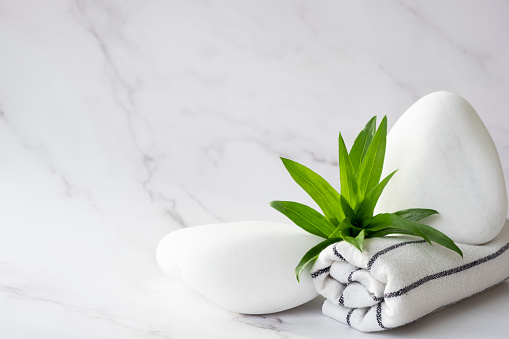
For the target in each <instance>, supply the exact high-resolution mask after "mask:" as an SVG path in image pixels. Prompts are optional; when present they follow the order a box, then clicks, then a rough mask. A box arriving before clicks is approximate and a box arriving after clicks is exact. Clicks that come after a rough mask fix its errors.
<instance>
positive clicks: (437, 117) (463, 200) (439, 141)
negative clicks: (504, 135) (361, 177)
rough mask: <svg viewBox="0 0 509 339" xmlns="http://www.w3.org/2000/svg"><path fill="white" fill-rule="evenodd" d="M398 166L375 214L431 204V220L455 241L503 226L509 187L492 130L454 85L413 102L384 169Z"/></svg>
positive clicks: (480, 238)
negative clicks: (455, 91)
mask: <svg viewBox="0 0 509 339" xmlns="http://www.w3.org/2000/svg"><path fill="white" fill-rule="evenodd" d="M395 169H399V170H398V172H397V173H396V174H395V175H394V177H393V178H392V179H391V181H390V182H389V184H388V185H387V187H386V188H385V190H384V192H383V193H382V196H381V197H380V201H379V203H378V206H377V209H376V213H380V212H394V211H397V210H401V209H406V208H415V207H418V208H432V209H436V210H437V211H438V212H439V213H440V215H439V216H432V217H429V218H428V219H426V222H425V223H426V224H428V225H430V226H433V227H435V228H437V229H438V230H440V231H442V232H444V233H445V234H446V235H448V236H449V237H450V238H451V239H453V240H454V241H456V242H460V243H465V244H482V243H485V242H488V241H490V240H491V239H493V238H494V237H495V236H496V235H497V234H498V233H499V231H500V230H501V229H502V226H503V225H504V221H505V219H506V215H507V193H506V188H505V181H504V174H503V171H502V166H501V164H500V159H499V156H498V153H497V150H496V148H495V145H494V143H493V140H492V139H491V137H490V134H489V132H488V130H487V129H486V127H485V126H484V124H483V123H482V121H481V119H480V118H479V116H478V115H477V113H476V112H475V110H474V109H473V108H472V106H471V105H470V104H469V103H468V102H467V101H466V100H465V99H463V98H462V97H460V96H458V95H455V94H453V93H450V92H445V91H444V92H435V93H431V94H429V95H427V96H425V97H423V98H422V99H420V100H419V101H417V102H416V103H415V104H414V105H412V106H411V107H410V108H409V109H408V110H407V111H406V112H405V113H404V114H403V116H401V118H400V119H399V120H398V121H397V122H396V124H395V125H394V127H393V128H392V129H391V131H390V133H389V135H388V137H387V152H386V157H385V164H384V171H383V172H384V176H385V175H387V174H388V173H390V172H392V171H393V170H395Z"/></svg>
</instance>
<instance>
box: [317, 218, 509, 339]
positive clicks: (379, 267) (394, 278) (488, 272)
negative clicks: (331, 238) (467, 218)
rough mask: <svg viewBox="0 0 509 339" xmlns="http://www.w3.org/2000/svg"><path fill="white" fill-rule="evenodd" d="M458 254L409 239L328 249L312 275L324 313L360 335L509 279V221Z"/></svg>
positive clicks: (377, 240) (343, 244)
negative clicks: (483, 241)
mask: <svg viewBox="0 0 509 339" xmlns="http://www.w3.org/2000/svg"><path fill="white" fill-rule="evenodd" d="M458 246H459V247H460V248H461V250H462V251H463V255H464V257H463V258H461V257H460V256H459V255H458V254H457V253H455V252H452V251H451V250H448V249H446V248H444V247H442V246H439V245H436V244H435V245H434V246H431V245H429V244H428V243H427V242H425V241H424V240H419V239H417V238H412V237H408V236H398V237H385V238H374V239H367V240H366V241H365V242H364V249H363V252H360V251H359V250H358V249H356V248H355V247H354V246H352V245H350V244H349V243H347V242H344V241H342V242H339V243H336V244H333V245H330V246H329V247H327V248H326V249H325V250H324V251H322V253H321V254H320V255H319V257H318V259H317V260H316V262H315V264H314V265H313V268H312V269H311V272H312V273H311V275H312V277H313V280H314V283H315V287H316V289H317V290H318V292H319V293H320V294H321V295H323V296H324V297H325V298H326V300H325V303H324V305H323V308H322V311H323V314H324V315H326V316H328V317H331V318H333V319H335V320H337V321H340V322H342V323H345V324H348V325H349V326H351V327H353V328H355V329H357V330H359V331H363V332H373V331H382V330H386V329H390V328H394V327H398V326H402V325H405V324H408V323H411V322H413V321H416V320H419V319H421V318H423V317H424V316H426V315H428V314H430V313H432V312H435V311H438V310H440V309H442V308H444V307H445V306H448V305H450V304H453V303H456V302H458V301H460V300H461V299H464V298H467V297H470V296H472V295H474V294H476V293H479V292H481V291H484V290H485V289H487V288H489V287H492V286H494V285H496V284H498V283H500V282H502V281H504V280H505V279H507V278H508V277H509V250H508V249H509V220H506V223H505V225H504V227H503V229H502V231H501V232H500V233H499V234H498V236H497V237H496V238H495V239H493V240H492V241H490V242H488V243H486V244H483V245H461V244H459V245H458Z"/></svg>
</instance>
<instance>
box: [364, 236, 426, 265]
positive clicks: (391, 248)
mask: <svg viewBox="0 0 509 339" xmlns="http://www.w3.org/2000/svg"><path fill="white" fill-rule="evenodd" d="M423 242H426V240H414V241H405V242H400V243H399V244H395V245H392V246H389V247H387V248H384V249H383V250H381V251H379V252H376V253H375V254H373V256H372V257H371V259H369V261H368V266H367V269H368V271H370V270H371V266H373V263H374V262H375V260H376V259H378V257H379V256H381V255H383V254H385V253H387V252H390V251H392V250H395V249H396V248H400V247H402V246H405V245H408V244H419V243H423Z"/></svg>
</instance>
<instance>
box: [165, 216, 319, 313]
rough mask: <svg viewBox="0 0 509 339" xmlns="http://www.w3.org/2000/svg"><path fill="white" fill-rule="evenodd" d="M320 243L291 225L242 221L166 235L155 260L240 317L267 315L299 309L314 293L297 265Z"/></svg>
mask: <svg viewBox="0 0 509 339" xmlns="http://www.w3.org/2000/svg"><path fill="white" fill-rule="evenodd" d="M322 240H323V239H321V238H319V237H316V236H314V235H311V234H308V233H306V232H304V231H302V230H301V229H300V228H298V227H297V226H295V225H288V224H281V223H275V222H260V221H246V222H236V223H226V224H216V225H205V226H198V227H190V228H185V229H182V230H178V231H176V232H173V233H170V234H168V235H167V236H166V237H165V238H163V240H161V242H160V243H159V246H158V248H157V261H158V263H159V265H160V266H161V268H162V269H163V271H164V272H166V273H167V274H168V275H170V276H172V277H175V278H178V279H181V280H182V281H184V282H186V283H188V284H189V285H191V286H192V287H193V288H195V289H196V290H197V291H198V292H200V293H201V294H203V295H204V296H205V297H207V298H208V299H210V300H211V301H213V302H215V303H216V304H218V305H220V306H222V307H224V308H226V309H228V310H231V311H235V312H239V313H246V314H265V313H273V312H279V311H283V310H286V309H289V308H292V307H295V306H298V305H301V304H303V303H305V302H307V301H309V300H311V299H313V298H315V297H316V296H317V295H318V294H317V292H316V289H315V287H314V285H313V282H312V281H311V278H310V275H309V271H305V272H304V273H303V274H302V276H301V279H300V283H299V282H297V280H296V278H295V274H294V269H295V266H296V265H297V264H298V263H299V261H300V259H301V258H302V256H303V255H304V254H305V253H306V252H307V251H308V250H309V249H311V248H312V247H313V246H315V245H316V244H318V243H319V242H320V241H322Z"/></svg>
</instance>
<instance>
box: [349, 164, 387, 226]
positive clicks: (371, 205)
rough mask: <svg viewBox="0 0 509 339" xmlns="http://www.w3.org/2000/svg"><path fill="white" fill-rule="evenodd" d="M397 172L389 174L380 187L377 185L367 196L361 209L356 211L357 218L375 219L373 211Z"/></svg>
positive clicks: (361, 204)
mask: <svg viewBox="0 0 509 339" xmlns="http://www.w3.org/2000/svg"><path fill="white" fill-rule="evenodd" d="M396 171H397V170H395V171H394V172H392V173H391V174H389V175H388V176H386V177H385V179H384V180H382V181H381V182H380V183H379V184H378V185H376V186H375V187H374V188H373V189H372V190H371V192H369V193H368V194H366V196H365V197H364V200H363V201H362V202H361V203H360V205H359V207H358V208H357V210H356V214H357V216H358V217H359V218H360V219H362V220H365V219H369V218H371V217H373V211H374V210H375V206H376V204H377V202H378V199H379V198H380V195H381V194H382V191H383V190H384V188H385V186H386V185H387V183H388V182H389V180H391V178H392V176H393V175H394V174H395V173H396Z"/></svg>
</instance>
